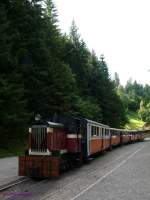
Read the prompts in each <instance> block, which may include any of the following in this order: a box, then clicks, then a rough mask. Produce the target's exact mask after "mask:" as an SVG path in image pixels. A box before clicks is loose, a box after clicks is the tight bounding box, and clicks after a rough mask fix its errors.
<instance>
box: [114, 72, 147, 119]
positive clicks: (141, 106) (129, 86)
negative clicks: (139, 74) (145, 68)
mask: <svg viewBox="0 0 150 200" xmlns="http://www.w3.org/2000/svg"><path fill="white" fill-rule="evenodd" d="M114 83H115V86H116V91H117V94H118V95H119V96H120V98H121V101H122V102H123V104H124V107H125V109H126V111H127V113H133V114H134V113H135V114H136V116H137V117H138V118H139V119H140V120H142V121H144V122H150V86H149V85H148V84H146V85H144V86H143V85H142V84H139V83H137V81H132V79H129V80H128V81H127V83H126V85H125V86H124V87H123V86H122V85H121V84H120V80H119V76H118V74H117V73H115V78H114ZM131 115H132V114H131Z"/></svg>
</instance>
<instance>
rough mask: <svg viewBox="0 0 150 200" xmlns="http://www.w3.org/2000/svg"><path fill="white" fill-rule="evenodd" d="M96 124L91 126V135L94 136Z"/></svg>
mask: <svg viewBox="0 0 150 200" xmlns="http://www.w3.org/2000/svg"><path fill="white" fill-rule="evenodd" d="M96 132H97V131H96V126H91V136H96Z"/></svg>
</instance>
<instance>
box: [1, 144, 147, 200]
mask: <svg viewBox="0 0 150 200" xmlns="http://www.w3.org/2000/svg"><path fill="white" fill-rule="evenodd" d="M149 166H150V141H146V142H142V143H135V144H132V145H124V146H122V147H119V148H116V149H114V150H113V151H111V152H106V153H105V154H103V155H101V156H99V157H98V158H96V159H95V160H93V161H91V162H89V163H88V164H86V165H84V166H82V167H81V168H78V169H75V170H73V171H69V172H67V173H65V174H63V175H61V176H60V178H58V179H53V180H40V181H37V180H36V181H35V180H32V179H31V180H29V181H27V182H25V183H22V184H20V185H18V186H15V187H13V188H11V189H10V190H7V191H5V194H4V193H3V194H1V195H0V199H3V200H4V199H10V200H12V199H15V200H17V199H19V200H20V199H27V200H48V199H49V200H76V199H77V200H132V199H134V200H150V170H149Z"/></svg>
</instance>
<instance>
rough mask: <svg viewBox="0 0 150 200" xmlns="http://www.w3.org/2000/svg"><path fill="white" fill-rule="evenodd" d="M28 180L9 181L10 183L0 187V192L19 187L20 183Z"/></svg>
mask: <svg viewBox="0 0 150 200" xmlns="http://www.w3.org/2000/svg"><path fill="white" fill-rule="evenodd" d="M28 180H29V178H19V179H17V180H15V181H11V182H10V183H7V184H4V185H2V186H0V192H2V191H4V190H7V189H9V188H12V187H13V186H16V185H19V184H20V183H23V182H25V181H28Z"/></svg>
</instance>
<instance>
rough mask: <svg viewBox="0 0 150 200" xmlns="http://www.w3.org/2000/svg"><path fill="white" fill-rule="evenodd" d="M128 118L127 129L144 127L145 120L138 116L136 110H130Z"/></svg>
mask: <svg viewBox="0 0 150 200" xmlns="http://www.w3.org/2000/svg"><path fill="white" fill-rule="evenodd" d="M127 118H128V123H127V124H126V125H125V128H126V129H138V128H142V127H143V125H144V123H145V122H144V121H142V120H140V119H139V118H138V115H137V113H134V112H130V113H129V114H128V115H127Z"/></svg>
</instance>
